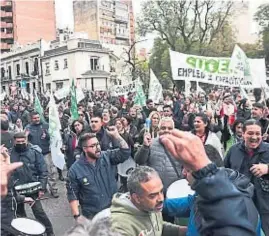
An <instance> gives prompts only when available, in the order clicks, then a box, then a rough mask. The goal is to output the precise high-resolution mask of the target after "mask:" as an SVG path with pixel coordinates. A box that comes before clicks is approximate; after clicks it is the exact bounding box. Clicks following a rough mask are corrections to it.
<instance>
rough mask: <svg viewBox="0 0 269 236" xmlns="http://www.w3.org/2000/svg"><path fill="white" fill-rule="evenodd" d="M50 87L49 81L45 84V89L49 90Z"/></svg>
mask: <svg viewBox="0 0 269 236" xmlns="http://www.w3.org/2000/svg"><path fill="white" fill-rule="evenodd" d="M50 89H51V87H50V83H49V84H46V91H50Z"/></svg>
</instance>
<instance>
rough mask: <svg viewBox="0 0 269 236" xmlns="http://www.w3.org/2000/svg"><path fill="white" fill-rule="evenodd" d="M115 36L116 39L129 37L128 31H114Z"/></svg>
mask: <svg viewBox="0 0 269 236" xmlns="http://www.w3.org/2000/svg"><path fill="white" fill-rule="evenodd" d="M115 35H116V38H118V39H129V33H128V32H125V33H119V32H116V34H115Z"/></svg>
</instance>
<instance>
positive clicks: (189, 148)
mask: <svg viewBox="0 0 269 236" xmlns="http://www.w3.org/2000/svg"><path fill="white" fill-rule="evenodd" d="M160 140H161V142H162V143H163V144H164V146H165V147H166V148H167V149H168V151H169V152H170V153H171V154H172V155H173V157H174V158H175V159H177V160H179V161H181V162H183V165H184V166H186V167H187V168H188V169H190V170H191V171H192V172H193V173H192V176H193V177H194V183H193V184H192V186H191V187H192V189H193V190H195V191H196V193H197V194H199V195H200V196H201V198H200V199H199V201H198V202H197V207H198V210H199V212H200V213H201V217H202V221H203V224H202V228H201V229H199V233H200V234H201V235H210V236H224V235H225V236H234V235H236V236H255V235H256V232H255V230H256V229H255V228H254V227H253V223H252V222H251V220H250V217H249V213H248V206H247V203H246V201H245V198H250V196H248V194H247V193H242V192H241V191H239V190H238V189H237V188H236V187H235V186H234V184H233V182H232V181H231V180H230V179H229V177H228V175H227V173H226V170H225V169H223V168H217V166H216V165H215V164H213V163H212V162H211V161H210V160H209V158H208V157H207V155H206V153H205V150H204V147H203V144H202V142H201V140H200V138H199V137H197V136H194V135H192V134H191V133H188V132H182V131H179V130H174V131H173V132H172V135H163V136H161V137H160ZM220 188H221V191H219V189H220Z"/></svg>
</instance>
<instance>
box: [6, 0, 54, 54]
mask: <svg viewBox="0 0 269 236" xmlns="http://www.w3.org/2000/svg"><path fill="white" fill-rule="evenodd" d="M41 38H42V39H44V40H46V41H50V40H54V39H55V38H56V20H55V7H54V1H53V0H44V1H31V0H26V1H20V0H1V52H7V51H9V50H10V48H11V47H12V45H13V44H14V43H17V44H19V45H26V44H28V43H34V42H36V41H37V40H40V39H41Z"/></svg>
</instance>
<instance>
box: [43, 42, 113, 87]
mask: <svg viewBox="0 0 269 236" xmlns="http://www.w3.org/2000/svg"><path fill="white" fill-rule="evenodd" d="M41 60H42V68H43V78H44V89H45V91H48V90H49V91H56V90H58V89H61V88H63V87H65V86H70V84H71V81H72V79H74V80H75V81H76V84H77V85H78V86H79V87H81V88H82V89H87V90H93V91H94V90H107V89H108V88H109V84H110V72H111V65H110V51H109V50H108V49H105V48H103V47H102V45H101V44H100V42H99V41H96V40H89V39H86V38H76V37H74V38H69V39H68V40H66V41H61V40H55V41H54V42H51V48H50V49H49V50H47V51H45V52H44V55H43V56H42V58H41Z"/></svg>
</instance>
